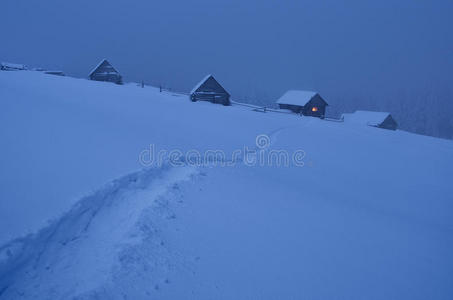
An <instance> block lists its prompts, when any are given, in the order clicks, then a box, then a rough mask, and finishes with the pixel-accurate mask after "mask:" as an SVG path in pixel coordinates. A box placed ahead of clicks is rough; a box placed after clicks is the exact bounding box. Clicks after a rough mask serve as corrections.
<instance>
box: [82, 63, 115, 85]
mask: <svg viewBox="0 0 453 300" xmlns="http://www.w3.org/2000/svg"><path fill="white" fill-rule="evenodd" d="M89 78H90V80H96V81H108V82H113V83H116V84H122V83H123V79H122V77H121V74H120V73H119V72H118V71H117V70H116V69H115V68H114V67H113V66H112V65H111V64H110V63H109V62H108V61H107V60H106V59H104V60H102V61H101V62H100V63H99V64H98V65H97V66H96V67H95V68H94V69H93V70H92V71H91V73H90V75H89Z"/></svg>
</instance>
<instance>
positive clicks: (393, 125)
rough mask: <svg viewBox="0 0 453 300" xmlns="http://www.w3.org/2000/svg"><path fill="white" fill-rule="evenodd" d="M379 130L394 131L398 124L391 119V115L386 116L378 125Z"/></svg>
mask: <svg viewBox="0 0 453 300" xmlns="http://www.w3.org/2000/svg"><path fill="white" fill-rule="evenodd" d="M378 127H379V128H384V129H390V130H396V129H397V128H398V123H396V121H395V119H393V117H392V115H388V116H387V118H385V120H384V121H383V122H382V123H381V124H379V126H378Z"/></svg>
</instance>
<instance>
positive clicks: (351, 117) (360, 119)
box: [341, 110, 398, 130]
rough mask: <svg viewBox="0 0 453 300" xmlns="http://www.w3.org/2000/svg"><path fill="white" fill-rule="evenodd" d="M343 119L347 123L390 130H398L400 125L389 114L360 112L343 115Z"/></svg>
mask: <svg viewBox="0 0 453 300" xmlns="http://www.w3.org/2000/svg"><path fill="white" fill-rule="evenodd" d="M341 119H342V120H343V121H344V122H345V123H356V124H362V125H368V126H373V127H378V128H383V129H389V130H396V129H397V128H398V123H396V121H395V119H393V117H392V115H391V114H390V113H388V112H380V111H364V110H358V111H356V112H354V113H350V114H343V115H342V116H341Z"/></svg>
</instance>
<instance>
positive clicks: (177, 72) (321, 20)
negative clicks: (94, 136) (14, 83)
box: [0, 0, 453, 98]
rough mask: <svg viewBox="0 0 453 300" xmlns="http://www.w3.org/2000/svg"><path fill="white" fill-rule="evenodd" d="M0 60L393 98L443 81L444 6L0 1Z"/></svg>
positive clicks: (175, 80)
mask: <svg viewBox="0 0 453 300" xmlns="http://www.w3.org/2000/svg"><path fill="white" fill-rule="evenodd" d="M0 11H1V16H2V17H1V18H0V30H1V47H0V60H1V61H9V62H17V63H24V64H27V65H30V66H41V67H46V68H50V69H59V70H63V71H64V72H66V73H67V74H69V75H73V76H76V77H86V76H87V75H88V73H89V71H90V70H91V68H92V67H93V66H94V65H96V64H97V63H98V62H99V60H100V59H102V58H107V59H109V60H110V61H111V62H112V64H113V65H114V66H115V67H117V69H118V70H119V71H120V72H121V73H122V74H123V76H124V79H125V80H126V81H140V80H144V81H145V82H146V83H149V84H159V83H162V84H165V85H166V86H169V87H172V88H174V89H176V90H180V91H188V90H190V89H191V88H192V86H193V85H195V84H196V83H197V82H198V81H199V80H200V79H201V78H202V77H203V76H204V75H206V74H207V73H212V74H214V76H215V77H217V78H218V79H219V80H220V81H221V83H223V84H224V85H225V87H226V88H227V89H228V90H229V91H230V92H231V93H232V95H233V98H235V96H236V98H237V97H241V96H243V95H250V94H251V93H253V91H254V90H256V91H259V93H264V94H265V95H268V96H269V97H278V96H279V95H280V94H281V93H283V92H284V91H285V90H287V89H309V90H318V91H320V92H321V93H322V94H323V95H327V98H329V96H330V97H335V95H336V94H341V93H350V94H354V93H376V92H379V93H382V94H385V93H394V92H395V91H399V90H411V89H420V87H432V86H435V87H437V86H440V87H448V86H453V33H452V29H453V17H452V16H453V1H421V0H420V1H419V0H399V1H363V0H357V1H338V0H316V1H315V0H311V1H269V0H259V1H257V0H254V1H245V0H242V1H237V0H222V1H214V0H210V1H208V0H196V1H184V0H179V1H175V0H161V1H146V0H128V1H126V0H121V1H120V0H116V1H115V0H110V1H95V0H77V1H69V0H42V1H34V0H28V1H25V0H1V1H0Z"/></svg>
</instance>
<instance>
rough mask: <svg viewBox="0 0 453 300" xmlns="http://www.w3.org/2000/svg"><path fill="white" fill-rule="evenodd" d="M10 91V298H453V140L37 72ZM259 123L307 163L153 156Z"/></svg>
mask: <svg viewBox="0 0 453 300" xmlns="http://www.w3.org/2000/svg"><path fill="white" fill-rule="evenodd" d="M0 103H1V110H0V139H1V145H2V147H1V148H0V166H1V169H0V182H1V187H0V299H3V298H4V299H16V298H25V299H37V298H43V299H67V298H74V297H75V298H95V297H98V298H105V299H116V298H118V299H122V298H130V299H142V298H145V299H147V298H151V299H175V298H176V299H180V298H191V299H206V298H207V299H219V298H220V299H232V298H233V299H234V298H239V299H241V298H243V299H250V298H252V299H256V298H258V299H261V298H268V299H275V298H290V299H294V298H296V299H450V298H451V296H452V295H453V280H452V278H453V254H451V253H452V252H453V251H452V250H453V218H452V217H453V186H452V184H451V182H452V178H453V143H452V142H451V141H448V140H441V139H435V138H430V137H425V136H419V135H414V134H410V133H406V132H402V131H396V132H394V131H387V130H382V129H378V128H373V127H367V126H359V125H354V124H345V123H337V122H329V121H323V120H319V119H316V118H307V117H305V118H302V117H297V116H292V115H287V114H279V113H272V112H269V113H260V112H254V111H251V109H248V108H246V107H240V106H233V107H223V106H220V105H213V104H210V103H192V102H190V101H189V100H188V99H187V96H184V95H178V94H173V93H167V92H164V93H159V90H158V89H154V88H151V87H146V88H139V87H137V86H136V85H132V84H131V85H124V86H117V85H114V84H109V83H99V82H91V81H87V80H82V79H74V78H68V77H56V76H51V75H45V74H41V73H39V72H31V71H24V72H0ZM259 135H265V136H266V137H268V138H269V141H268V142H269V143H270V148H269V149H266V150H265V151H262V152H258V155H260V154H261V153H263V155H265V154H266V153H268V151H271V150H275V149H277V150H285V151H288V152H289V153H294V152H295V151H297V150H303V151H304V153H305V156H304V157H303V162H304V166H303V167H302V166H300V165H294V164H290V165H289V166H287V167H285V166H280V167H278V166H275V164H274V165H264V166H262V165H260V164H257V165H253V166H251V165H250V164H248V163H247V162H246V161H243V160H238V161H237V162H236V163H235V164H234V166H228V167H226V166H223V167H222V166H218V165H217V166H216V164H215V163H213V164H209V165H206V166H199V167H196V166H191V165H190V163H185V164H181V165H180V166H174V165H171V164H169V163H166V164H163V165H162V166H151V167H146V168H144V166H143V165H141V164H140V162H139V156H140V154H141V153H143V150H146V149H149V147H150V145H154V147H155V151H156V152H158V151H159V150H163V149H165V150H175V149H178V150H180V151H181V152H182V153H187V151H189V150H192V149H193V150H198V151H200V152H204V151H206V150H222V151H224V152H225V153H226V154H227V156H229V155H230V154H231V153H233V152H234V151H235V150H237V149H239V150H241V149H244V147H248V148H249V149H256V147H257V146H256V144H255V143H256V140H255V139H256V137H257V136H259ZM49 220H51V221H49ZM27 234H28V235H27Z"/></svg>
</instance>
